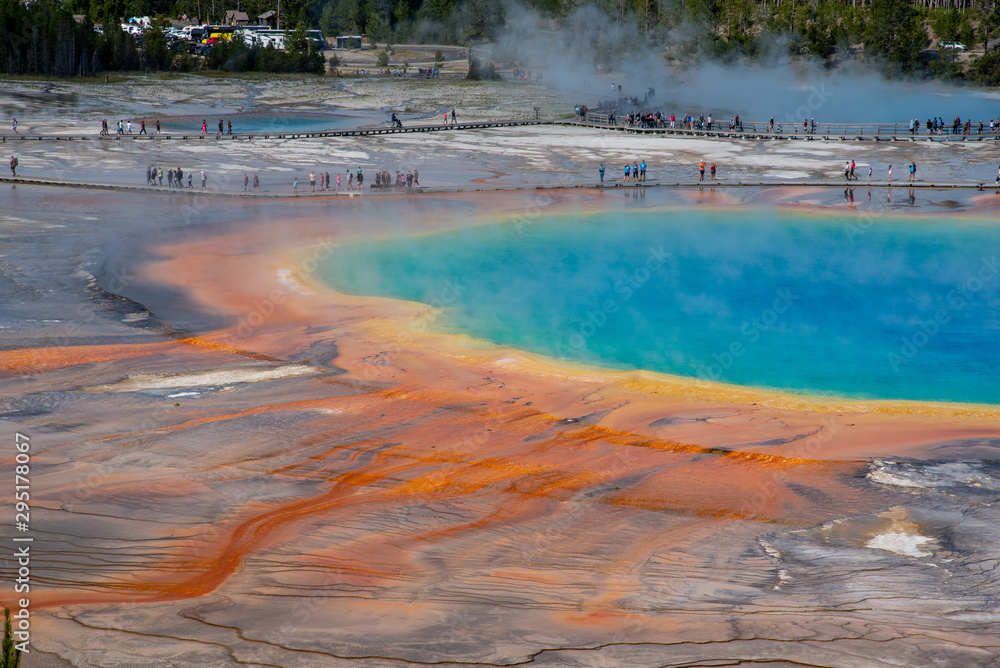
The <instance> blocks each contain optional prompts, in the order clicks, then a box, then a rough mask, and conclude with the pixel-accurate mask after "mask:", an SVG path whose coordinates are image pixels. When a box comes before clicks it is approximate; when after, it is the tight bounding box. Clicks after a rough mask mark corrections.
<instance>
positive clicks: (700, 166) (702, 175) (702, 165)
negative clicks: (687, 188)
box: [698, 160, 705, 181]
mask: <svg viewBox="0 0 1000 668" xmlns="http://www.w3.org/2000/svg"><path fill="white" fill-rule="evenodd" d="M698 180H699V181H704V180H705V161H704V160H702V161H701V162H699V163H698Z"/></svg>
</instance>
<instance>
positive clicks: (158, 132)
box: [156, 118, 160, 134]
mask: <svg viewBox="0 0 1000 668" xmlns="http://www.w3.org/2000/svg"><path fill="white" fill-rule="evenodd" d="M156 134H160V119H159V118H157V119H156Z"/></svg>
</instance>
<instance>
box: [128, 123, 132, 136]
mask: <svg viewBox="0 0 1000 668" xmlns="http://www.w3.org/2000/svg"><path fill="white" fill-rule="evenodd" d="M128 133H129V134H132V120H131V119H129V122H128Z"/></svg>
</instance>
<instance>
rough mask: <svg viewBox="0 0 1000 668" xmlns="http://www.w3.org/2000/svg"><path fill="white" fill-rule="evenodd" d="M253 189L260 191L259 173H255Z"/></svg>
mask: <svg viewBox="0 0 1000 668" xmlns="http://www.w3.org/2000/svg"><path fill="white" fill-rule="evenodd" d="M253 189H254V190H260V179H259V178H258V177H257V172H254V173H253Z"/></svg>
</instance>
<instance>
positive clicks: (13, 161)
mask: <svg viewBox="0 0 1000 668" xmlns="http://www.w3.org/2000/svg"><path fill="white" fill-rule="evenodd" d="M10 175H11V176H17V158H16V157H15V156H13V155H12V156H10Z"/></svg>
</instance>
